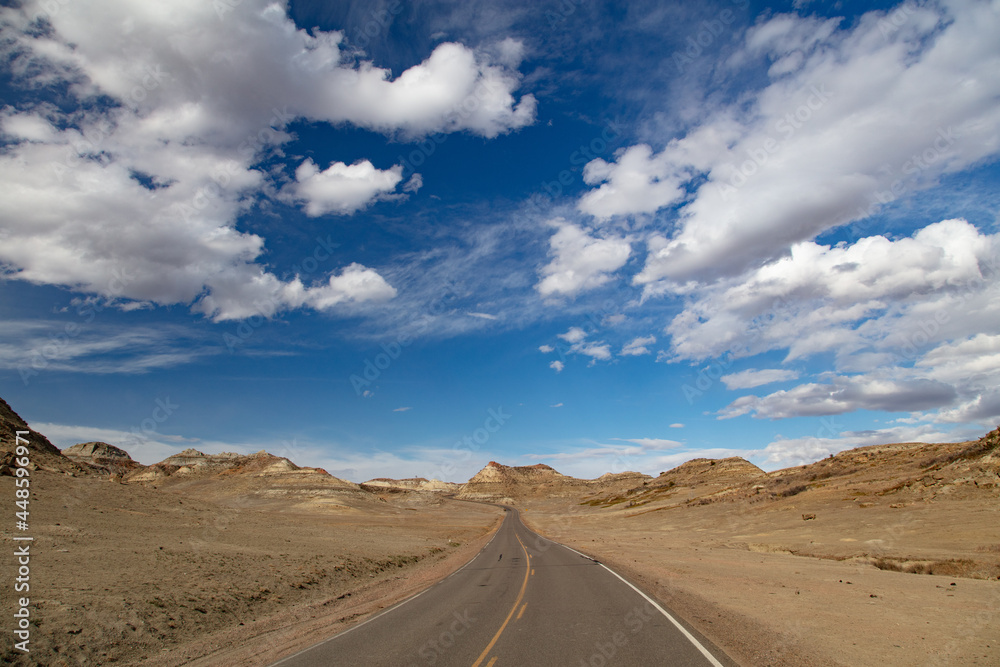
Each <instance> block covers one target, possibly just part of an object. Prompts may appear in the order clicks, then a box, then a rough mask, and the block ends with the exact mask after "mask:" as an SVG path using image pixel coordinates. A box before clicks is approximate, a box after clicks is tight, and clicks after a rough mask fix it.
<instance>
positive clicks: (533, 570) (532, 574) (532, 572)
mask: <svg viewBox="0 0 1000 667" xmlns="http://www.w3.org/2000/svg"><path fill="white" fill-rule="evenodd" d="M531 576H535V568H531Z"/></svg>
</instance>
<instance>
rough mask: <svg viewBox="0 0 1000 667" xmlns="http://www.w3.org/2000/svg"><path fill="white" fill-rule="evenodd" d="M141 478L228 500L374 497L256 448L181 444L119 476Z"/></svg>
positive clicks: (351, 501)
mask: <svg viewBox="0 0 1000 667" xmlns="http://www.w3.org/2000/svg"><path fill="white" fill-rule="evenodd" d="M125 481H126V482H128V483H139V484H147V485H151V486H154V487H163V488H167V489H170V490H173V491H178V492H183V493H185V494H190V495H193V496H199V497H202V498H205V499H215V500H221V501H223V502H227V503H229V504H232V503H239V504H247V503H249V504H274V503H288V502H291V503H293V504H299V505H308V506H312V507H321V506H327V507H331V508H340V509H343V508H347V507H355V506H358V505H359V503H360V506H367V505H369V504H372V503H377V502H379V501H378V498H377V497H375V496H374V495H373V494H371V493H369V492H368V491H366V490H364V489H362V488H361V486H360V485H358V484H355V483H353V482H348V481H345V480H342V479H339V478H337V477H334V476H333V475H331V474H329V473H328V472H327V471H325V470H323V469H322V468H309V467H303V466H298V465H296V464H294V463H292V462H291V461H289V460H288V459H286V458H284V457H281V456H274V455H273V454H269V453H268V452H266V451H263V450H261V451H259V452H257V453H256V454H249V455H243V454H236V453H232V452H223V453H221V454H205V453H203V452H199V451H198V450H196V449H186V450H184V451H183V452H180V453H179V454H175V455H173V456H170V457H168V458H166V459H164V460H163V461H160V462H159V463H154V464H153V465H151V466H148V467H145V468H140V469H137V470H135V471H133V472H131V473H129V474H127V475H126V476H125Z"/></svg>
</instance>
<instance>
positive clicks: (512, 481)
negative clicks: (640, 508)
mask: <svg viewBox="0 0 1000 667" xmlns="http://www.w3.org/2000/svg"><path fill="white" fill-rule="evenodd" d="M651 479H652V477H650V476H649V475H643V474H642V473H638V472H621V473H605V474H604V475H602V476H601V477H598V478H597V479H578V478H576V477H569V476H568V475H563V474H562V473H560V472H558V471H556V470H555V469H554V468H552V467H551V466H548V465H545V464H544V463H537V464H535V465H530V466H506V465H503V464H501V463H497V462H496V461H490V462H489V463H487V464H486V466H485V467H484V468H483V469H482V470H480V471H479V472H478V473H476V474H475V475H474V476H473V477H472V479H470V480H469V481H468V482H466V483H465V485H464V486H463V487H462V490H461V492H460V493H459V494H458V496H457V497H458V498H463V499H466V500H484V501H489V502H504V503H511V502H515V501H517V500H523V499H526V498H580V497H584V496H587V495H592V494H595V493H620V492H622V491H624V490H627V489H629V488H632V487H635V486H637V485H642V484H645V483H648V482H649V480H651Z"/></svg>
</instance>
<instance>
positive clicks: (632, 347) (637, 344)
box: [621, 336, 656, 357]
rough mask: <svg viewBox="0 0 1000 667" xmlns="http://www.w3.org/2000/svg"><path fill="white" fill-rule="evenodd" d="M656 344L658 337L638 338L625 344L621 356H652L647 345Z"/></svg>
mask: <svg viewBox="0 0 1000 667" xmlns="http://www.w3.org/2000/svg"><path fill="white" fill-rule="evenodd" d="M655 342H656V336H640V337H638V338H633V339H632V340H631V341H629V342H628V343H626V344H625V346H624V347H623V348H622V351H621V354H622V355H623V356H631V357H638V356H640V355H643V354H650V352H649V348H648V347H646V346H647V345H652V344H653V343H655Z"/></svg>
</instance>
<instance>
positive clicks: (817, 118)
mask: <svg viewBox="0 0 1000 667" xmlns="http://www.w3.org/2000/svg"><path fill="white" fill-rule="evenodd" d="M884 16H885V15H884V14H883V13H881V12H871V13H869V14H866V15H865V16H863V17H861V18H860V19H859V20H858V21H856V22H855V23H854V24H852V25H851V26H849V27H845V28H844V29H841V30H834V29H833V27H834V22H829V21H826V22H823V21H819V20H817V19H814V18H804V17H798V16H791V15H777V16H774V17H772V18H770V19H768V20H767V21H765V22H764V23H762V24H760V25H758V26H756V27H755V28H754V29H753V30H751V31H749V32H748V34H747V38H746V39H747V42H746V44H745V46H744V48H743V49H742V50H741V51H740V52H738V53H737V54H736V55H735V56H734V58H733V59H732V61H731V62H732V63H734V66H735V67H737V68H740V67H742V66H743V64H744V63H745V64H746V66H748V67H754V66H756V65H757V64H758V63H760V62H761V61H762V60H763V61H764V63H765V64H766V63H771V67H772V71H771V75H772V79H771V80H770V81H769V82H768V83H767V84H766V85H765V86H764V87H763V88H761V89H760V90H758V91H756V94H755V95H754V94H749V95H741V96H739V98H738V101H737V102H734V103H733V104H732V105H731V106H723V107H715V108H708V109H706V110H705V111H704V118H705V119H704V120H703V121H701V123H700V124H699V125H697V126H696V127H694V128H692V129H691V130H690V131H689V132H687V134H686V135H685V136H683V137H681V138H678V139H673V140H670V141H669V142H668V143H667V144H666V147H665V148H664V149H663V150H662V151H661V152H660V153H657V154H650V153H649V152H648V151H647V150H646V148H645V147H644V146H634V147H633V148H632V149H630V150H627V151H624V152H623V153H621V154H620V155H619V157H618V161H617V162H616V163H614V164H610V165H609V164H606V163H605V162H603V161H594V162H592V163H591V165H593V166H590V165H588V170H589V171H588V172H586V173H589V174H591V175H592V176H593V179H591V180H592V181H593V180H598V179H599V178H608V179H611V180H610V181H608V182H607V183H605V184H604V185H602V186H601V187H600V188H598V189H597V190H594V191H591V192H589V193H587V194H585V195H584V196H583V197H582V198H581V200H580V207H581V208H582V209H584V210H586V211H588V212H590V213H592V214H594V215H597V216H598V217H607V216H609V215H625V214H630V213H635V212H639V211H647V210H649V209H650V208H652V207H653V206H660V207H662V206H670V205H672V204H674V203H677V202H679V201H681V200H680V199H679V195H674V194H672V193H673V191H674V187H675V182H676V181H677V179H678V178H679V179H680V181H681V183H680V185H681V186H691V187H696V191H695V192H694V195H693V197H692V198H691V199H690V200H689V201H686V202H684V203H683V205H682V207H681V208H680V210H679V220H677V221H676V223H674V221H673V220H671V221H670V222H671V226H670V230H669V231H661V232H658V233H656V234H653V235H652V236H651V237H650V238H649V240H648V251H649V252H648V256H647V259H646V264H645V267H644V269H643V270H642V272H641V273H639V274H638V276H636V279H635V280H636V282H637V284H641V285H646V286H648V287H649V290H648V293H650V294H654V293H658V292H662V291H669V290H675V289H679V288H680V287H681V286H683V285H684V284H685V283H686V282H687V281H688V280H691V279H712V278H715V277H717V276H719V275H736V274H739V273H741V272H743V271H745V270H747V269H748V268H749V267H752V266H756V265H760V264H761V263H762V262H765V261H771V260H774V259H776V258H778V257H780V256H782V255H783V254H784V253H786V252H787V250H788V248H790V247H791V246H793V245H795V244H797V243H801V242H803V241H806V240H809V239H812V238H814V237H815V236H816V235H818V234H820V233H822V232H823V231H825V230H828V229H830V228H833V227H837V226H840V225H844V224H846V223H849V222H851V221H854V220H860V219H864V218H867V217H868V216H869V215H870V213H871V211H872V210H874V209H875V208H877V207H878V205H879V204H880V203H888V202H891V201H893V200H895V199H897V198H899V197H900V196H902V195H904V194H905V193H912V192H914V191H916V190H918V189H921V188H924V187H926V186H928V185H931V184H933V183H935V182H936V180H937V179H938V177H940V176H941V175H943V174H948V173H954V172H957V171H961V170H963V169H965V168H967V167H969V166H972V165H975V164H977V163H979V162H980V161H982V160H983V159H984V158H989V157H991V156H995V155H996V154H997V152H998V151H1000V140H998V135H997V128H998V126H1000V105H997V104H996V103H995V101H996V99H997V96H998V95H1000V79H998V78H997V77H996V76H994V73H995V72H996V70H997V68H998V67H1000V42H998V41H997V40H996V39H994V36H995V35H996V34H997V33H998V32H1000V14H998V13H997V12H996V10H995V8H994V7H992V6H991V4H990V3H986V2H979V3H970V2H949V3H944V7H938V6H922V7H917V6H914V7H913V11H912V15H911V16H909V17H907V21H905V22H904V24H903V26H902V27H901V28H899V29H898V30H895V29H894V30H889V31H886V29H885V28H884V26H882V25H880V23H879V22H880V19H883V18H884ZM734 74H735V75H736V76H741V75H742V74H743V72H742V70H740V69H736V70H735V72H734ZM619 174H620V180H621V181H622V182H623V183H627V184H628V186H629V188H631V189H629V190H628V191H627V192H628V194H627V196H626V194H625V192H626V190H625V188H624V186H621V187H619V186H616V182H615V180H614V179H615V177H616V176H618V175H619ZM700 179H705V180H704V182H701V180H700ZM618 193H620V194H618ZM873 204H874V206H873Z"/></svg>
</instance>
